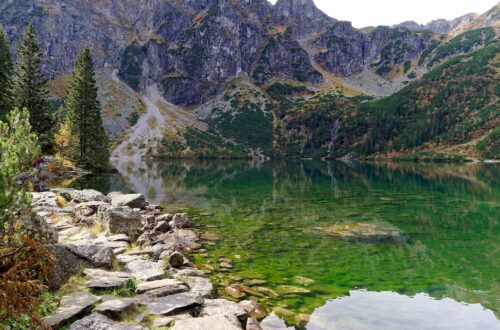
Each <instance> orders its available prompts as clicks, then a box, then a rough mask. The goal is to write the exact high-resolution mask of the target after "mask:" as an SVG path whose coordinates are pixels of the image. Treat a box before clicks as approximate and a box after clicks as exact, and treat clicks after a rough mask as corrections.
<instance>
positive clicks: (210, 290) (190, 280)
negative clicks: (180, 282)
mask: <svg viewBox="0 0 500 330" xmlns="http://www.w3.org/2000/svg"><path fill="white" fill-rule="evenodd" d="M185 282H186V284H187V285H188V286H189V288H190V289H191V291H192V292H194V293H196V294H198V295H200V296H201V297H203V298H211V297H212V296H213V294H214V286H213V284H212V282H211V281H210V280H209V279H208V278H205V277H199V276H187V277H185Z"/></svg>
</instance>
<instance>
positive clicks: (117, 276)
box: [83, 269, 131, 290]
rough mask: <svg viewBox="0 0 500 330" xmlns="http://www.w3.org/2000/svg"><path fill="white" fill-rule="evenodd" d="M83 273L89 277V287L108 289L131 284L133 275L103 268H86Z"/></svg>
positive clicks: (87, 284)
mask: <svg viewBox="0 0 500 330" xmlns="http://www.w3.org/2000/svg"><path fill="white" fill-rule="evenodd" d="M83 273H84V274H85V275H86V276H87V277H89V280H88V281H87V282H86V283H85V285H86V286H87V288H90V289H97V290H108V289H116V288H122V287H126V286H128V285H129V284H130V278H131V275H130V274H128V273H124V272H107V271H104V270H101V269H85V270H84V271H83Z"/></svg>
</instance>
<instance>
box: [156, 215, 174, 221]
mask: <svg viewBox="0 0 500 330" xmlns="http://www.w3.org/2000/svg"><path fill="white" fill-rule="evenodd" d="M173 218H174V215H173V214H168V213H167V214H162V215H160V216H158V217H157V218H156V222H160V221H165V222H167V223H168V222H170V221H172V219H173Z"/></svg>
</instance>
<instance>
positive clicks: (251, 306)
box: [239, 300, 267, 319]
mask: <svg viewBox="0 0 500 330" xmlns="http://www.w3.org/2000/svg"><path fill="white" fill-rule="evenodd" d="M239 305H240V306H241V307H243V309H244V310H245V311H246V312H247V313H248V315H250V316H251V317H255V318H257V319H263V318H264V317H266V315H267V313H266V310H265V309H264V307H263V306H262V305H260V304H259V303H257V302H255V301H252V300H243V301H240V303H239Z"/></svg>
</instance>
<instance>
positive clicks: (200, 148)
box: [183, 128, 249, 159]
mask: <svg viewBox="0 0 500 330" xmlns="http://www.w3.org/2000/svg"><path fill="white" fill-rule="evenodd" d="M183 137H184V139H185V140H186V144H187V145H188V146H189V148H190V149H191V150H192V151H193V153H194V158H200V159H220V158H248V157H249V151H248V150H247V149H246V148H243V147H241V146H238V145H236V144H235V143H232V142H230V141H226V140H224V139H223V138H221V137H220V136H218V135H216V134H214V133H211V132H204V131H200V130H197V129H195V128H188V129H187V130H186V132H185V133H184V134H183Z"/></svg>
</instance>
